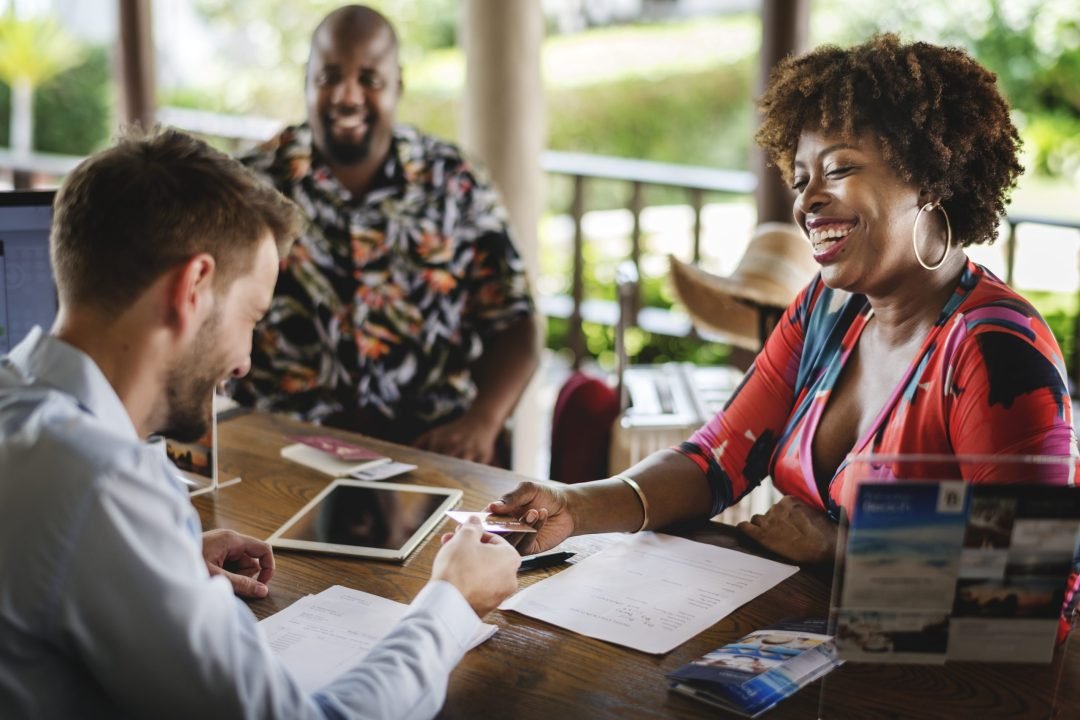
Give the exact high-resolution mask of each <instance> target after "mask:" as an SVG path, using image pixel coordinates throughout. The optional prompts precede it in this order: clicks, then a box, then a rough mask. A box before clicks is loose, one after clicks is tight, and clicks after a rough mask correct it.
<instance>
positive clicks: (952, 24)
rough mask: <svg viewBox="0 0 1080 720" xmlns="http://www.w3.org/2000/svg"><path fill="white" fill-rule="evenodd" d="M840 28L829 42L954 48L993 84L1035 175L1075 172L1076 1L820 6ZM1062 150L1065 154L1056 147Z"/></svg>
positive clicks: (825, 2)
mask: <svg viewBox="0 0 1080 720" xmlns="http://www.w3.org/2000/svg"><path fill="white" fill-rule="evenodd" d="M819 7H820V8H821V9H822V10H823V11H824V12H825V13H826V14H830V13H831V14H833V15H836V16H837V17H839V15H840V14H842V15H843V19H844V20H845V22H843V23H840V24H834V25H833V27H834V28H835V27H838V26H842V27H843V28H844V29H843V31H842V32H839V33H835V35H836V37H834V38H832V39H833V40H835V41H837V42H841V43H845V44H846V43H852V42H858V41H861V40H863V39H865V38H866V37H868V36H869V35H871V34H873V33H875V32H885V31H892V32H900V33H901V34H902V35H903V36H904V37H905V38H906V39H918V40H925V41H928V42H939V43H946V44H950V45H958V46H960V47H963V48H966V49H967V50H968V51H969V52H971V53H972V55H974V57H975V58H976V59H978V61H979V62H981V63H982V64H984V65H986V67H988V68H989V69H990V70H992V71H993V72H994V73H996V74H997V76H998V82H999V83H1000V85H1001V89H1002V91H1003V93H1004V94H1005V96H1006V97H1007V98H1008V99H1009V102H1010V103H1011V104H1012V106H1013V107H1014V108H1015V109H1016V110H1017V111H1018V113H1019V116H1020V117H1019V118H1018V119H1019V120H1021V122H1022V123H1023V121H1024V120H1026V121H1027V122H1026V124H1027V128H1026V129H1022V136H1023V138H1024V140H1025V142H1027V143H1029V144H1033V145H1035V147H1034V148H1030V147H1029V148H1028V150H1029V152H1032V153H1033V154H1034V157H1035V167H1034V168H1033V169H1035V170H1037V171H1038V172H1042V173H1048V174H1051V175H1062V174H1064V175H1066V176H1067V175H1074V176H1075V174H1076V173H1077V171H1078V169H1080V150H1078V149H1077V147H1076V146H1077V141H1076V134H1077V130H1078V128H1080V4H1077V2H1076V0H954V2H950V3H949V4H947V5H942V6H941V7H938V8H935V10H934V12H927V11H926V10H927V8H926V3H925V2H924V1H923V0H864V2H862V3H859V4H857V5H854V4H852V3H846V2H842V1H841V0H821V2H820V5H819ZM1062 145H1066V146H1068V147H1062Z"/></svg>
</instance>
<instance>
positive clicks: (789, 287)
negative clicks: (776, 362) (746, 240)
mask: <svg viewBox="0 0 1080 720" xmlns="http://www.w3.org/2000/svg"><path fill="white" fill-rule="evenodd" d="M669 260H670V262H671V280H672V283H673V285H674V286H675V294H676V295H677V296H678V298H679V300H680V302H682V304H683V306H684V307H685V308H686V311H687V312H688V313H689V314H690V319H691V320H692V321H693V323H694V327H695V328H697V329H698V330H699V331H702V332H707V333H710V334H713V335H717V336H719V337H720V339H721V340H723V341H725V342H728V343H730V344H732V345H737V346H739V347H742V348H746V349H748V350H760V349H761V345H762V343H763V341H764V338H763V337H762V324H763V321H764V318H767V317H769V316H770V315H771V316H773V317H775V316H776V315H777V314H778V313H779V312H780V311H782V310H783V309H784V308H786V307H787V306H788V305H790V304H791V303H792V301H794V300H795V297H796V296H797V295H798V294H799V291H800V290H802V289H803V288H804V287H806V285H807V283H809V282H810V280H811V278H813V277H814V274H815V273H816V272H817V271H818V265H817V263H816V262H815V261H814V256H813V253H812V252H811V250H810V243H808V242H807V241H806V238H805V237H804V236H803V234H802V231H801V230H799V228H798V227H797V226H795V225H792V224H789V223H762V224H761V225H759V226H758V227H757V229H755V230H754V235H753V237H751V238H750V244H749V245H747V247H746V252H745V253H744V254H743V256H742V258H741V259H740V260H739V264H738V265H737V266H736V267H735V271H734V272H733V273H731V275H728V276H727V277H720V276H719V275H713V274H712V273H710V272H706V271H705V270H702V269H701V268H698V267H696V266H694V265H690V264H688V263H684V262H682V261H681V260H679V259H677V258H676V257H675V256H673V255H672V256H669Z"/></svg>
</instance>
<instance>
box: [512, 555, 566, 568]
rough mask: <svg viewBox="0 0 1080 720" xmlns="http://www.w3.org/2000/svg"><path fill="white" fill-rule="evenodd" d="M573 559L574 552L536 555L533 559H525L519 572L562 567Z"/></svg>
mask: <svg viewBox="0 0 1080 720" xmlns="http://www.w3.org/2000/svg"><path fill="white" fill-rule="evenodd" d="M572 557H574V553H572V552H556V553H548V554H547V555H534V556H533V557H529V558H525V559H524V560H522V561H521V565H520V566H519V567H518V572H524V571H526V570H538V569H540V568H546V567H553V566H555V565H561V564H563V563H564V562H566V561H567V560H569V559H570V558H572Z"/></svg>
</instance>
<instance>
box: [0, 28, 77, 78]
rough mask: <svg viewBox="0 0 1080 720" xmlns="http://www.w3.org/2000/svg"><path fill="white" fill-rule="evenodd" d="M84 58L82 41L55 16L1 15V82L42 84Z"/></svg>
mask: <svg viewBox="0 0 1080 720" xmlns="http://www.w3.org/2000/svg"><path fill="white" fill-rule="evenodd" d="M81 61H82V49H81V48H80V47H79V44H78V43H77V42H76V41H75V39H74V38H72V37H71V36H70V35H68V34H67V33H66V32H64V30H63V29H62V28H61V27H60V26H59V25H57V24H56V22H55V21H54V20H52V19H51V18H28V19H19V18H17V17H16V16H15V13H14V11H13V10H10V11H8V12H6V13H4V15H3V16H0V81H2V82H3V83H4V84H6V85H8V86H11V85H14V84H15V83H16V81H19V80H24V81H26V82H28V83H30V85H32V86H35V87H36V86H40V85H43V84H44V83H46V82H48V81H49V80H51V79H52V78H54V77H56V76H57V75H59V74H60V73H62V72H64V71H65V70H68V69H70V68H72V67H74V66H76V65H78V64H79V63H80V62H81Z"/></svg>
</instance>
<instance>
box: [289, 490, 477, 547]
mask: <svg viewBox="0 0 1080 720" xmlns="http://www.w3.org/2000/svg"><path fill="white" fill-rule="evenodd" d="M461 495H462V492H461V490H456V489H453V488H440V487H427V486H424V485H400V484H395V483H385V482H370V481H367V480H350V479H346V478H339V479H337V480H334V481H333V482H332V483H330V484H329V485H327V486H326V488H325V489H324V490H323V491H322V492H320V493H319V494H318V495H316V496H315V498H314V499H312V501H311V502H309V503H308V504H307V505H305V506H304V508H303V509H302V510H300V512H298V513H296V514H295V515H293V516H292V518H290V519H289V521H288V522H286V523H285V524H284V525H282V526H281V528H280V529H279V530H278V531H277V532H275V533H274V534H273V535H271V536H270V539H269V541H268V542H269V543H270V544H271V545H272V546H274V547H276V548H288V549H291V550H311V551H315V552H328V553H338V554H341V555H356V556H359V557H368V558H377V559H380V560H404V559H405V558H406V557H407V556H408V555H409V553H411V552H412V551H413V550H415V549H416V546H417V545H419V544H420V541H421V540H423V539H424V537H425V536H427V534H428V533H430V532H431V531H432V530H433V529H434V528H435V526H436V525H438V524H439V523H440V522H442V521H443V520H444V519H445V516H444V512H445V511H446V510H449V509H450V508H452V507H454V505H456V504H457V503H458V501H459V500H461Z"/></svg>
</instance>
